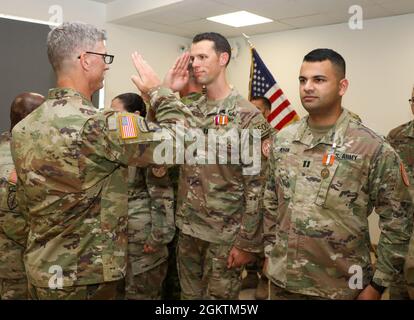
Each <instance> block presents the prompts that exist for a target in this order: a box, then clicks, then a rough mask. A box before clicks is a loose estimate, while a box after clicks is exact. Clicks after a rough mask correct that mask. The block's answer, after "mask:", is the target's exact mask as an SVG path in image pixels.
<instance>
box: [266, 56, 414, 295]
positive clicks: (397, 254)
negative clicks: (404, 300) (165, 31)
mask: <svg viewBox="0 0 414 320" xmlns="http://www.w3.org/2000/svg"><path fill="white" fill-rule="evenodd" d="M299 83H300V85H299V89H300V96H301V101H302V104H303V106H304V108H305V109H306V110H307V111H308V113H309V115H308V116H306V117H304V118H303V119H302V120H300V121H298V122H296V123H294V124H292V125H290V126H288V127H286V128H283V129H282V130H281V131H279V132H278V134H277V135H276V136H274V137H273V144H272V149H271V151H270V157H269V161H268V164H269V167H268V168H269V171H268V174H267V182H266V187H265V193H264V198H263V204H264V244H265V255H266V263H265V266H264V272H265V274H266V276H267V277H268V278H269V279H270V281H271V285H270V298H271V299H277V300H280V299H282V300H283V299H301V300H302V299H303V300H306V299H362V300H365V299H380V298H381V294H382V293H383V291H384V290H385V288H386V287H389V286H390V285H391V284H392V283H393V281H394V280H395V278H396V276H397V275H398V274H399V273H401V271H402V267H403V265H404V257H405V255H406V253H407V249H408V240H409V237H410V235H411V230H412V223H413V199H412V198H411V197H410V195H409V186H408V185H407V183H406V179H405V174H404V170H401V160H400V158H399V157H398V155H397V154H396V153H395V151H394V150H393V149H392V147H391V146H390V145H389V144H388V143H387V142H386V141H385V140H384V139H383V138H382V137H380V136H379V135H377V134H376V133H375V132H373V131H372V130H371V129H369V128H367V127H366V126H364V125H363V124H362V123H361V122H360V121H359V120H358V119H355V117H354V116H353V115H352V114H351V113H349V112H348V110H347V109H345V108H343V107H342V104H341V102H342V96H343V95H344V94H345V92H346V90H347V87H348V80H347V79H346V78H345V60H344V59H343V57H342V56H341V55H339V54H338V53H337V52H335V51H333V50H331V49H315V50H313V51H311V52H310V53H308V54H307V55H306V56H305V57H304V59H303V63H302V66H301V69H300V76H299ZM373 208H375V211H376V212H377V213H378V215H379V217H380V224H381V236H380V239H379V244H378V260H377V262H376V269H375V271H374V270H373V266H372V263H371V257H370V247H371V243H370V238H369V229H368V219H367V218H368V216H369V215H370V214H371V213H372V211H373ZM355 270H357V271H356V272H357V273H358V274H357V275H356V276H355V277H353V278H351V277H352V276H353V275H355ZM354 278H355V279H357V280H358V281H357V282H358V284H357V285H355V283H354V282H353V280H354Z"/></svg>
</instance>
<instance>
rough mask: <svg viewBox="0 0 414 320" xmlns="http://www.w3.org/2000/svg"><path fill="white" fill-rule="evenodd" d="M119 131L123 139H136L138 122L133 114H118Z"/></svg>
mask: <svg viewBox="0 0 414 320" xmlns="http://www.w3.org/2000/svg"><path fill="white" fill-rule="evenodd" d="M118 122H119V129H120V130H119V131H120V133H121V138H122V139H134V138H137V137H138V128H137V122H136V120H135V117H134V116H133V115H126V114H124V115H122V114H120V115H119V116H118Z"/></svg>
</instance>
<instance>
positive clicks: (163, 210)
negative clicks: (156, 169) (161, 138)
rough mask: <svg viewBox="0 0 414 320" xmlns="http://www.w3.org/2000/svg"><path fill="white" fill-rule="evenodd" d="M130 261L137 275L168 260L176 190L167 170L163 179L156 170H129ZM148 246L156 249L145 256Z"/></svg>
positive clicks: (135, 168)
mask: <svg viewBox="0 0 414 320" xmlns="http://www.w3.org/2000/svg"><path fill="white" fill-rule="evenodd" d="M128 169H129V170H128V255H129V258H128V260H129V261H130V263H131V268H132V273H133V274H134V275H137V274H140V273H142V272H145V271H148V270H150V269H152V268H154V267H156V266H158V265H159V264H161V263H162V262H164V261H166V260H167V258H168V249H167V246H166V245H167V244H168V243H169V242H170V241H171V240H172V238H173V237H174V233H175V223H174V207H173V206H174V191H173V189H172V186H171V185H169V184H168V181H166V179H168V176H167V174H166V173H167V169H166V168H165V167H161V169H160V170H163V171H162V172H165V174H164V175H163V176H161V177H157V176H155V175H154V174H153V170H152V168H149V169H145V168H137V167H129V168H128ZM144 244H148V245H150V246H152V247H153V248H156V249H157V250H156V252H154V253H143V249H144Z"/></svg>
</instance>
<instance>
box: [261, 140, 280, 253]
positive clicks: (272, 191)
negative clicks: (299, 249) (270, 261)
mask: <svg viewBox="0 0 414 320" xmlns="http://www.w3.org/2000/svg"><path fill="white" fill-rule="evenodd" d="M275 144H276V137H273V139H272V144H271V150H272V149H273V147H272V146H274V145H275ZM275 166H276V162H275V156H274V153H273V152H270V155H269V161H268V166H267V171H266V183H265V187H264V192H263V205H262V211H263V245H264V251H265V256H267V255H268V253H269V252H270V251H271V250H272V248H273V246H274V244H275V241H276V236H275V234H276V233H275V227H276V217H277V208H278V198H277V192H276V182H275V181H276V180H275V172H276V168H275Z"/></svg>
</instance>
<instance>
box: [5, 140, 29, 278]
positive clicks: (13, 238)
mask: <svg viewBox="0 0 414 320" xmlns="http://www.w3.org/2000/svg"><path fill="white" fill-rule="evenodd" d="M16 180H17V177H16V171H15V169H14V164H13V159H12V156H11V152H10V133H9V132H4V133H3V134H1V135H0V279H20V278H24V277H25V276H26V275H25V271H24V265H23V251H24V247H25V245H26V238H27V225H26V220H25V218H24V216H23V214H22V213H21V211H20V210H19V208H18V207H17V201H16Z"/></svg>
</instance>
